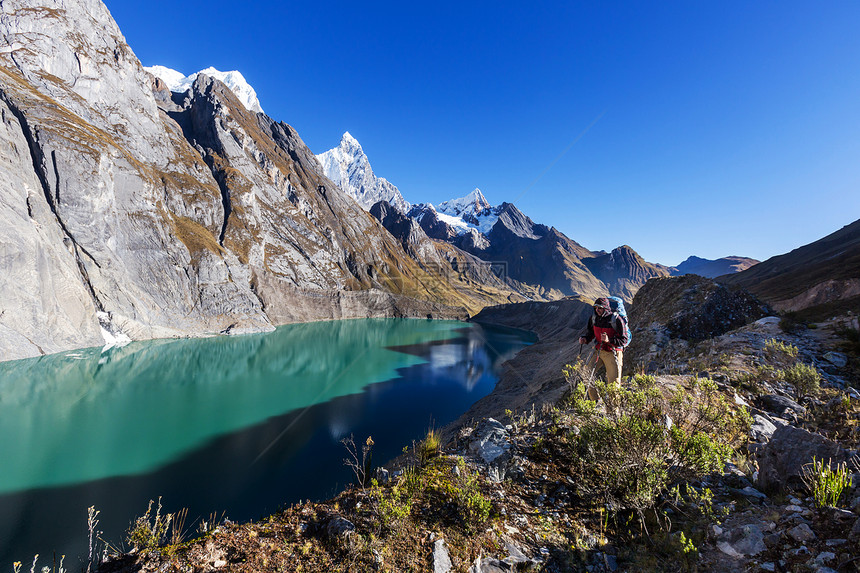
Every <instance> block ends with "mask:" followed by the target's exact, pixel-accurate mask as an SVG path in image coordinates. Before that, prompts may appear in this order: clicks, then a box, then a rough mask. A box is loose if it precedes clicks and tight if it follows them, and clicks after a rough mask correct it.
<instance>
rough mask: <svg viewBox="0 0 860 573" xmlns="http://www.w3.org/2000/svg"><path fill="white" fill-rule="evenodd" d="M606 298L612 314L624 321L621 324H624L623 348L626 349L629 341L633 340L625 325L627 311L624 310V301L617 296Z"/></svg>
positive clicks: (627, 326) (628, 327)
mask: <svg viewBox="0 0 860 573" xmlns="http://www.w3.org/2000/svg"><path fill="white" fill-rule="evenodd" d="M606 298H607V299H608V300H609V307H610V308H611V309H612V312H614V313H615V314H617V315H618V316H620V317H621V318H622V319H624V320H622V321H621V322H623V323H624V330H625V331H626V334H627V344H625V345H624V347H625V348H627V345H628V344H630V341H631V340H633V333H632V332H630V326H629V325H628V324H627V310H626V309H625V308H624V301H623V300H621V299H620V298H618V297H617V296H609V297H606Z"/></svg>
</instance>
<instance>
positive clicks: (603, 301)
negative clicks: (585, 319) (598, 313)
mask: <svg viewBox="0 0 860 573" xmlns="http://www.w3.org/2000/svg"><path fill="white" fill-rule="evenodd" d="M598 308H605V309H606V310H608V311H611V310H612V307H611V306H609V299H608V298H606V297H600V298H599V299H597V300H596V301H594V310H597V309H598Z"/></svg>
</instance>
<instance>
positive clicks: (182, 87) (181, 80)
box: [143, 66, 263, 113]
mask: <svg viewBox="0 0 860 573" xmlns="http://www.w3.org/2000/svg"><path fill="white" fill-rule="evenodd" d="M143 69H145V70H146V71H147V72H149V73H150V74H152V75H154V76H155V77H157V78H161V80H162V81H164V83H165V84H167V87H168V88H169V89H170V91H172V92H179V93H182V92H185V91H188V89H189V88H190V87H191V84H193V83H194V80H195V79H197V75H198V74H205V75H207V76H209V77H211V78H215V79H216V80H219V81H221V82H224V84H225V85H226V86H227V87H228V88H230V91H232V92H233V93H234V94H236V97H237V98H238V99H239V101H240V102H242V105H244V106H245V107H246V108H247V109H249V110H250V111H256V112H259V113H263V108H262V107H260V100H258V99H257V92H255V91H254V88H252V87H251V86H250V84H248V82H247V81H246V80H245V76H243V75H242V74H241V72H239V71H237V70H233V71H230V72H221V71H219V70H216V69H215V68H212V67H209V68H206V69H205V70H200V71H199V72H195V73H193V74H191V75H190V76H185V75H182V72H177V71H176V70H172V69H170V68H166V67H164V66H149V67H144V68H143Z"/></svg>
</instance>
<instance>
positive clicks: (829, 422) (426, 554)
mask: <svg viewBox="0 0 860 573" xmlns="http://www.w3.org/2000/svg"><path fill="white" fill-rule="evenodd" d="M779 322H780V320H779V319H778V318H764V319H762V320H759V321H757V322H754V323H751V324H748V325H747V326H743V327H741V328H738V329H735V330H731V331H729V332H727V333H725V334H722V335H720V336H717V337H714V338H710V339H705V340H703V341H701V342H698V343H695V344H693V343H689V342H682V341H680V340H675V341H674V342H673V341H671V340H667V341H664V343H663V344H660V345H657V346H658V348H656V349H654V350H653V352H652V353H651V354H652V355H651V356H650V357H649V362H651V363H653V364H654V365H657V367H656V368H654V369H653V370H652V372H651V374H653V375H654V378H648V377H644V378H641V377H640V378H635V379H632V380H628V381H627V385H629V386H636V384H639V382H637V381H641V380H652V382H653V383H654V384H655V388H657V389H658V390H657V391H656V392H654V393H652V394H651V396H652V398H654V399H655V400H657V401H656V402H653V404H663V405H664V406H665V405H671V403H672V402H671V400H670V399H668V398H666V399H665V400H664V399H662V398H661V396H662V397H666V396H669V395H670V394H671V395H673V396H699V398H698V400H699V401H698V402H696V400H693V401H692V402H691V404H693V407H692V408H693V409H690V410H688V412H695V413H698V414H697V415H703V416H705V417H707V415H708V414H707V409H706V408H704V407H703V404H705V402H704V401H703V399H702V398H701V397H702V396H704V395H705V394H702V391H701V388H702V387H705V388H708V387H712V388H713V389H714V392H715V393H714V394H713V395H712V396H711V397H710V398H708V399H707V400H708V402H707V406H708V407H713V408H717V409H716V410H714V412H717V414H716V418H715V419H714V420H712V421H713V422H714V425H712V426H710V428H711V429H710V430H709V432H710V433H711V434H712V435H713V436H714V437H715V439H716V437H718V436H724V437H725V442H726V443H727V444H728V443H731V446H732V450H731V453H730V454H729V455H728V460H730V461H729V463H727V464H725V465H724V466H723V469H722V470H721V471H708V472H700V473H699V474H698V475H693V474H689V473H688V474H685V475H684V477H683V479H682V478H681V477H680V476H681V473H680V472H677V471H676V470H677V465H678V464H679V463H680V462H678V461H675V462H673V463H674V464H675V465H674V466H673V465H672V464H670V463H668V462H667V465H666V466H665V467H664V468H663V470H665V472H666V473H665V476H667V477H666V480H665V482H661V483H660V484H658V485H659V487H658V488H657V489H656V490H655V491H657V493H656V495H654V496H653V497H648V498H643V497H641V496H640V497H635V496H634V497H631V496H629V495H627V494H629V492H621V493H619V492H618V491H617V490H613V491H610V490H609V489H604V490H602V489H601V488H600V485H601V484H600V483H595V481H594V475H596V474H595V471H596V470H594V468H587V467H583V465H582V464H581V463H579V462H580V461H581V460H582V459H584V457H587V456H588V455H589V451H585V450H583V449H582V447H584V444H586V443H589V444H591V445H590V446H588V447H595V444H597V446H598V447H602V446H601V444H600V443H599V442H595V441H593V440H592V441H591V442H586V441H585V437H587V436H592V437H593V433H594V432H593V430H594V428H600V427H604V426H601V424H603V422H604V421H607V420H609V421H611V420H619V419H622V418H619V417H618V411H619V408H621V409H623V408H624V407H625V406H624V404H623V403H620V402H617V401H614V399H613V398H611V397H610V394H603V395H602V397H601V399H600V400H598V402H597V403H596V404H595V405H594V408H596V409H594V410H589V408H590V407H591V406H588V402H586V401H583V400H580V399H579V398H577V396H578V395H579V394H577V391H576V389H575V385H576V384H577V383H578V382H581V381H582V380H583V379H582V378H581V377H580V378H577V377H576V376H573V375H571V374H570V372H569V373H568V376H567V378H566V380H565V377H564V376H562V377H561V379H562V380H563V381H565V383H566V384H568V388H569V390H573V391H568V392H566V393H561V394H562V395H561V396H559V397H558V399H557V401H556V402H555V403H554V404H545V405H543V406H541V407H535V406H532V407H531V408H525V409H522V410H517V411H512V410H508V411H507V412H505V413H504V414H503V415H501V416H498V419H495V418H478V419H476V420H474V421H473V422H472V423H467V424H464V425H462V426H461V427H460V428H459V429H458V431H456V432H451V433H450V439H449V440H447V442H446V443H439V437H438V435H429V436H428V438H427V439H425V440H424V441H422V442H421V443H418V444H413V447H412V448H411V449H410V450H409V452H408V454H407V455H405V456H404V457H403V458H402V459H401V460H399V464H398V465H397V466H392V465H390V466H389V467H388V468H387V469H382V468H380V469H378V470H376V471H375V472H373V476H374V477H375V478H376V479H377V481H376V482H370V481H369V480H365V483H366V485H365V486H364V487H360V486H353V487H352V488H350V489H348V490H347V491H345V492H343V493H341V494H340V495H339V496H337V497H336V498H334V499H331V500H328V501H326V502H322V503H304V504H300V505H296V506H294V507H291V508H289V509H287V510H285V511H283V512H281V513H278V514H275V515H273V516H271V517H270V518H268V519H267V520H265V521H262V522H258V523H249V524H236V523H230V522H229V521H225V522H222V523H218V524H217V525H214V526H211V525H210V526H209V527H208V528H207V530H206V531H205V532H203V534H202V536H201V537H199V538H197V539H195V540H192V541H184V542H181V543H176V544H173V545H169V544H166V545H165V546H163V547H158V548H156V547H149V548H144V547H142V548H140V549H139V550H137V551H136V552H134V553H131V554H126V555H124V556H120V557H115V558H114V559H112V560H110V561H108V562H106V563H103V564H101V565H100V567H99V570H100V571H106V572H116V571H434V572H436V573H439V572H446V571H469V572H474V573H479V572H481V573H490V572H498V571H527V570H534V571H685V570H686V571H696V570H699V571H817V572H820V573H828V572H830V571H840V572H842V571H857V570H860V464H858V462H857V457H858V456H857V448H858V442H860V393H858V392H857V390H856V389H855V388H856V386H858V384H859V383H860V378H858V376H857V372H858V355H857V342H856V336H854V335H853V334H852V332H853V333H854V334H856V332H857V324H856V320H855V321H854V322H851V318H850V317H849V318H848V319H847V320H845V319H843V320H840V321H836V322H830V323H825V324H820V325H817V327H816V328H807V327H802V326H801V327H797V326H796V325H795V328H794V329H793V330H792V331H791V332H785V331H783V330H782V329H781V328H780V325H779ZM783 325H785V324H783ZM556 326H558V325H556ZM551 330H552V329H551ZM556 331H557V332H562V330H558V329H556ZM550 338H551V337H550ZM773 341H778V342H779V343H781V344H782V346H779V345H777V344H776V343H775V342H773ZM852 341H853V342H852ZM535 346H539V344H538V345H535ZM791 347H794V348H796V349H797V352H796V355H795V356H787V355H786V353H785V352H783V353H782V354H780V352H782V351H781V350H780V349H786V348H787V349H789V350H788V351H787V353H788V354H789V355H790V354H791V353H792V351H791V350H790V349H791ZM533 352H534V351H533ZM798 362H799V363H804V364H808V365H812V366H814V368H815V370H816V371H817V372H818V374H819V375H820V376H821V381H820V389H818V390H815V389H812V390H810V391H809V392H808V393H807V395H802V397H800V398H798V391H797V386H796V384H792V383H791V380H790V379H788V380H787V379H786V378H785V377H784V376H783V377H781V375H779V374H775V372H777V371H779V372H784V371H787V370H788V369H789V363H791V364H796V363H798ZM706 378H707V379H710V380H712V381H713V382H714V383H713V384H712V385H711V386H709V384H710V383H705V382H702V381H703V380H704V379H706ZM586 382H587V381H586ZM586 382H583V383H586ZM697 388H699V390H697ZM679 391H680V392H681V393H680V394H677V392H679ZM673 392H674V393H676V394H672V393H673ZM655 397H656V398H655ZM713 400H716V401H713ZM619 403H620V404H621V406H619ZM649 403H650V402H649ZM721 405H722V406H721ZM649 407H653V408H656V406H653V405H652V406H649ZM720 407H722V408H724V410H720V411H718V408H720ZM668 411H669V410H666V412H668ZM676 411H678V410H672V412H673V416H676V418H675V419H674V421H673V420H672V419H671V418H667V416H668V414H667V413H665V412H657V411H656V410H655V411H653V412H649V413H647V414H645V415H643V419H645V418H652V417H653V418H654V419H656V421H657V425H656V426H654V425H652V427H658V428H659V427H662V426H660V424H664V423H665V428H666V430H665V431H661V432H659V433H660V435H659V436H657V439H658V440H659V439H662V438H661V436H662V435H664V434H667V433H669V432H671V428H672V427H673V425H674V426H677V427H683V426H684V424H685V423H687V422H685V420H684V419H683V415H679V414H676V413H675V412H676ZM744 411H745V412H748V414H749V415H748V416H747V415H746V414H744V413H743V412H744ZM613 412H614V413H615V415H614V416H613ZM703 413H704V414H703ZM713 417H714V416H712V418H713ZM589 420H591V421H590V422H589ZM721 420H722V421H724V426H725V428H721V427H720V426H721ZM739 420H741V421H742V420H746V422H745V425H743V424H741V423H740V422H738V421H739ZM595 421H597V425H596V426H595V425H593V424H594V422H595ZM696 423H698V421H697V422H696ZM589 424H591V425H589ZM688 427H692V426H688ZM729 427H731V428H736V427H743V435H742V436H739V437H738V436H734V437H732V436H730V435H729V433H725V432H723V430H726V431H727V429H728V428H729ZM607 435H610V436H611V435H612V434H611V433H610V434H607ZM690 443H692V442H690ZM638 444H639V442H633V441H631V442H630V444H629V447H628V444H626V443H622V444H620V445H621V446H622V447H621V450H624V449H625V448H627V449H630V450H636V449H637V447H638ZM616 445H617V444H616ZM359 446H361V444H359ZM360 449H361V447H359V448H358V450H360ZM667 451H668V450H667ZM591 453H593V452H591ZM356 454H357V458H356V459H357V460H360V459H361V452H360V451H357V452H356ZM667 455H668V454H667ZM671 455H675V454H671ZM813 457H814V458H815V459H817V460H821V459H826V460H829V461H830V462H832V463H833V464H834V467H836V465H835V464H837V463H840V462H841V463H843V464H844V465H842V466H841V467H845V468H847V473H848V475H850V476H851V479H852V482H853V486H848V487H846V488H845V489H844V491H843V492H842V494H841V496H840V497H839V499H838V500H837V501H836V502H835V503H831V504H830V505H829V506H828V505H824V506H820V504H818V503H816V500H815V499H814V498H813V496H812V494H811V493H810V490H809V488H808V487H807V486H806V485H805V484H804V480H803V475H804V466H806V467H808V464H809V462H811V461H812V459H813ZM667 459H668V458H667ZM675 459H676V460H677V459H679V458H677V457H676V458H675ZM600 465H601V464H599V463H598V464H595V467H598V466H600ZM694 465H695V464H694ZM718 465H720V466H722V464H718ZM696 467H706V466H704V465H702V466H696ZM713 467H716V466H713ZM355 469H356V475H357V477H361V475H363V473H362V472H363V468H362V467H361V464H360V463H358V464H356V468H355ZM635 470H636V468H632V469H628V471H630V472H635ZM663 470H661V471H663ZM598 473H599V472H598ZM601 475H603V476H605V479H607V480H611V479H616V478H617V476H613V475H612V474H610V473H604V474H601ZM642 475H647V474H642ZM660 475H663V474H660ZM589 480H591V481H589ZM625 483H628V482H625ZM640 486H641V484H638V485H636V486H635V487H640ZM595 492H598V493H595ZM625 496H626V497H625ZM643 499H645V502H644V503H643V502H642V500H643ZM624 500H626V501H624ZM630 500H634V501H633V502H631V501H630ZM625 503H626V504H627V505H625ZM148 523H151V524H152V525H153V526H154V525H155V524H154V523H152V522H148ZM139 525H140V523H139ZM153 529H155V527H152V528H150V529H149V530H153ZM166 533H167V532H165V534H166ZM165 537H167V536H166V535H165ZM158 544H159V543H158V542H157V540H156V541H153V543H152V545H158Z"/></svg>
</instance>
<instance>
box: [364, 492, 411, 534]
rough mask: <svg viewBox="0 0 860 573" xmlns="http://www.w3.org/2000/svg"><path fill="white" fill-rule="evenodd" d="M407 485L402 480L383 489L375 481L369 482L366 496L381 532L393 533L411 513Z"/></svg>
mask: <svg viewBox="0 0 860 573" xmlns="http://www.w3.org/2000/svg"><path fill="white" fill-rule="evenodd" d="M407 483H408V481H407V480H404V481H401V482H400V483H397V484H395V485H393V486H392V487H390V488H383V487H381V486H380V485H379V483H378V482H377V481H376V480H375V479H372V480H370V488H369V490H368V494H369V497H370V501H371V505H372V507H373V511H374V513H375V514H376V517H377V518H378V520H379V522H378V523H379V528H380V530H381V532H387V531H395V530H396V529H397V528H398V527H399V525H400V523H401V522H403V520H404V519H406V518H407V517H409V515H410V514H411V513H412V495H411V493H410V492H409V488H408V487H407Z"/></svg>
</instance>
